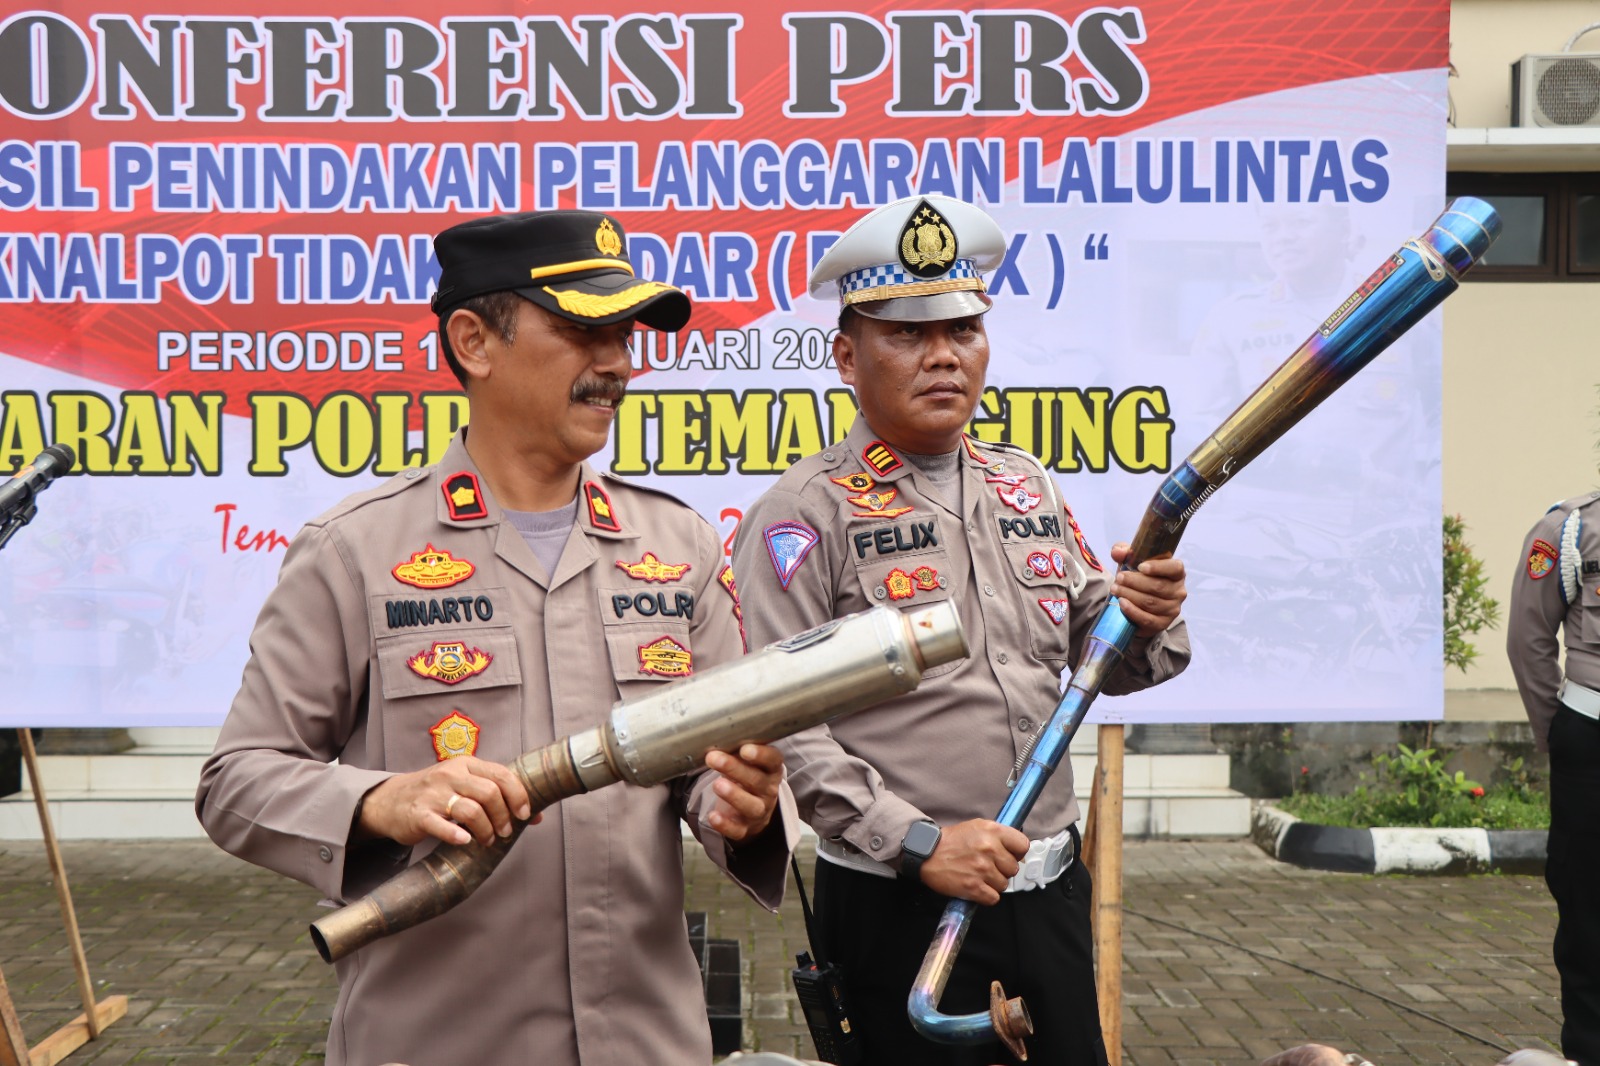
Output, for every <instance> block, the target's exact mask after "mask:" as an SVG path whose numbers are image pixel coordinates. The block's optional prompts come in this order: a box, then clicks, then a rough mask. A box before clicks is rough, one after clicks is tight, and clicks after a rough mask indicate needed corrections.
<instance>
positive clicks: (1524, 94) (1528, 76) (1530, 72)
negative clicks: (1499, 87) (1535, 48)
mask: <svg viewBox="0 0 1600 1066" xmlns="http://www.w3.org/2000/svg"><path fill="white" fill-rule="evenodd" d="M1511 118H1512V121H1513V122H1514V123H1515V124H1516V125H1518V126H1546V127H1555V128H1563V127H1566V128H1577V127H1583V126H1593V127H1600V52H1558V53H1555V54H1553V55H1526V56H1523V57H1522V58H1521V59H1519V60H1517V61H1516V62H1515V63H1513V64H1511Z"/></svg>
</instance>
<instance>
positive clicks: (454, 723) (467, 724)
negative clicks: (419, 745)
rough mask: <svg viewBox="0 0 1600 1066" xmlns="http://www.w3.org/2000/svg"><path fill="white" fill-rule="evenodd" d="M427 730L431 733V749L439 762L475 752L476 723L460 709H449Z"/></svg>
mask: <svg viewBox="0 0 1600 1066" xmlns="http://www.w3.org/2000/svg"><path fill="white" fill-rule="evenodd" d="M428 732H429V733H431V734H433V750H434V753H435V754H436V755H438V757H439V761H440V762H444V761H445V760H446V759H459V758H461V756H463V755H473V754H476V753H477V750H478V723H477V722H474V721H473V720H472V719H470V718H468V717H467V716H466V715H464V714H462V713H461V712H460V711H451V712H450V713H449V714H447V715H445V716H444V717H443V718H441V719H439V722H438V724H437V725H435V726H434V727H433V728H432V729H430V730H428Z"/></svg>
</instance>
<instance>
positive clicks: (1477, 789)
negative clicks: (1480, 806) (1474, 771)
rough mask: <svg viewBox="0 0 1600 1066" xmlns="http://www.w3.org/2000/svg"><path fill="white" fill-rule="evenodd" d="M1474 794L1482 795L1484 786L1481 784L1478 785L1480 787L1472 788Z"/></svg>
mask: <svg viewBox="0 0 1600 1066" xmlns="http://www.w3.org/2000/svg"><path fill="white" fill-rule="evenodd" d="M1472 794H1473V795H1474V796H1481V795H1483V786H1482V785H1479V786H1478V787H1477V788H1475V789H1473V790H1472Z"/></svg>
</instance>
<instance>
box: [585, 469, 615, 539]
mask: <svg viewBox="0 0 1600 1066" xmlns="http://www.w3.org/2000/svg"><path fill="white" fill-rule="evenodd" d="M583 498H584V499H585V500H587V501H588V503H589V524H590V525H592V526H594V527H595V528H596V529H604V530H608V531H609V532H612V533H621V532H622V526H621V524H620V523H618V522H617V512H616V511H615V510H613V509H612V507H611V497H610V496H607V495H606V490H605V489H603V488H601V487H600V486H599V484H598V483H596V482H593V481H585V482H584V483H583Z"/></svg>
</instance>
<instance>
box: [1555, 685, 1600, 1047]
mask: <svg viewBox="0 0 1600 1066" xmlns="http://www.w3.org/2000/svg"><path fill="white" fill-rule="evenodd" d="M1597 811H1600V722H1596V721H1595V720H1594V719H1592V718H1586V717H1584V716H1583V715H1581V714H1579V713H1578V712H1577V711H1574V710H1570V709H1569V708H1566V707H1563V708H1561V709H1560V710H1559V711H1557V712H1556V717H1555V720H1554V721H1553V722H1551V723H1550V845H1549V847H1550V856H1549V859H1548V861H1547V863H1546V865H1545V870H1544V879H1545V883H1546V884H1548V885H1549V886H1550V894H1551V895H1552V896H1554V897H1555V900H1556V914H1557V919H1558V920H1557V923H1556V941H1555V960H1556V970H1557V971H1558V972H1559V973H1560V974H1561V1014H1562V1024H1561V1051H1562V1053H1563V1054H1564V1055H1566V1056H1567V1058H1569V1059H1573V1060H1575V1061H1577V1062H1578V1063H1579V1064H1580V1066H1600V818H1597V817H1596V812H1597Z"/></svg>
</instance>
